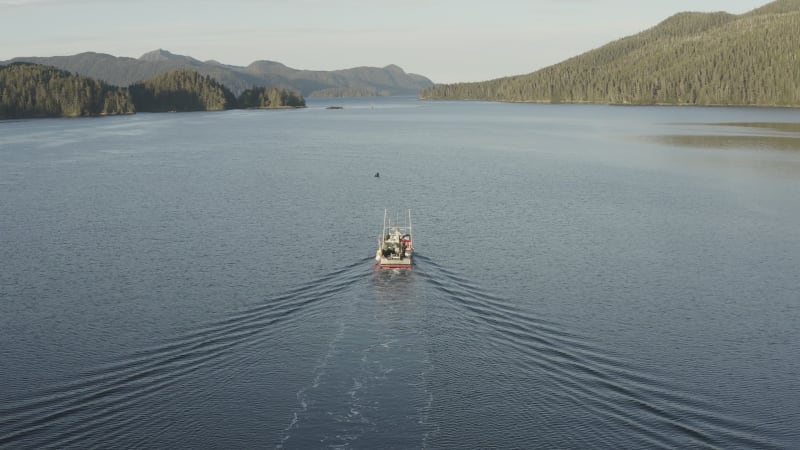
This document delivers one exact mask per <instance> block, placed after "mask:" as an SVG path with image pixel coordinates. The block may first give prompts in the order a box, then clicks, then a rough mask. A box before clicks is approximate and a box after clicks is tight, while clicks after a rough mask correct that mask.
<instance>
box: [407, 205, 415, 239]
mask: <svg viewBox="0 0 800 450" xmlns="http://www.w3.org/2000/svg"><path fill="white" fill-rule="evenodd" d="M408 237H410V238H411V245H414V234H413V233H412V232H411V208H409V209H408Z"/></svg>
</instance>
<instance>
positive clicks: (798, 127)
mask: <svg viewBox="0 0 800 450" xmlns="http://www.w3.org/2000/svg"><path fill="white" fill-rule="evenodd" d="M706 125H719V126H724V127H743V128H764V129H767V130H774V131H784V132H787V133H800V123H791V122H723V123H709V124H706Z"/></svg>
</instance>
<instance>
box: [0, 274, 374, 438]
mask: <svg viewBox="0 0 800 450" xmlns="http://www.w3.org/2000/svg"><path fill="white" fill-rule="evenodd" d="M367 261H368V259H363V260H358V261H355V262H353V263H351V264H349V265H347V266H345V267H342V268H340V269H338V270H336V271H332V272H330V273H328V274H326V275H324V276H322V277H319V278H317V279H315V280H312V281H309V282H307V283H305V284H303V285H301V286H300V287H298V288H296V289H293V290H291V291H288V292H286V293H284V294H281V295H278V296H275V297H271V298H268V299H266V300H265V301H263V302H261V303H260V304H258V305H256V306H254V307H252V308H249V309H246V310H243V311H238V312H236V313H233V314H231V315H229V316H227V317H225V318H223V319H221V320H218V321H215V322H211V323H209V324H206V325H204V326H202V327H200V328H198V329H196V330H194V331H192V332H189V333H187V334H185V335H182V336H179V337H177V338H175V339H172V340H169V341H166V342H165V343H164V344H162V345H159V346H156V347H153V348H148V349H144V350H141V351H138V352H134V353H132V354H130V355H128V356H127V357H124V358H122V359H121V360H119V361H116V362H113V363H110V364H107V365H102V366H99V367H96V368H94V369H92V370H89V371H86V372H84V373H82V374H81V375H80V376H79V378H77V379H74V380H70V381H68V382H65V383H61V384H58V385H55V386H53V387H50V388H46V389H43V390H41V391H40V392H38V393H36V394H34V395H33V396H31V397H29V398H24V399H18V400H15V401H11V402H9V403H6V404H5V405H2V406H1V407H0V430H2V434H0V446H11V445H13V446H15V447H41V446H52V447H65V446H69V445H75V444H79V443H81V442H88V441H91V439H90V438H93V439H95V442H97V441H98V440H99V441H101V442H114V439H115V438H118V437H119V436H121V435H123V433H124V431H125V430H127V429H129V428H131V427H135V426H137V422H139V421H141V420H146V419H147V418H144V417H130V416H129V414H128V413H129V411H130V408H131V406H133V405H137V404H142V403H145V402H149V403H153V402H154V401H155V399H157V398H158V395H157V394H161V393H163V392H164V390H165V388H167V387H169V386H172V385H174V384H176V383H178V382H180V381H182V380H184V379H185V378H186V377H188V376H190V375H192V374H194V373H196V372H197V371H198V370H200V369H202V368H207V367H213V366H219V365H226V363H228V362H229V361H230V360H231V358H235V357H236V353H235V352H234V351H233V350H235V349H237V348H240V347H242V346H246V345H251V344H254V343H258V342H262V341H264V340H266V339H269V338H270V337H271V336H274V335H276V334H279V333H280V332H281V330H283V329H285V328H286V326H288V325H291V324H292V323H293V322H294V321H297V320H302V319H303V317H305V316H306V315H308V314H313V313H314V311H315V310H316V309H318V308H319V307H320V306H321V304H322V303H323V302H324V300H326V299H329V298H331V297H333V296H335V295H337V294H339V293H341V292H343V291H346V290H347V289H349V288H350V287H351V286H353V285H354V284H355V282H356V281H357V280H358V279H360V278H364V277H367V276H369V273H368V272H365V271H363V270H359V269H360V268H363V266H364V264H365V263H366V262H367Z"/></svg>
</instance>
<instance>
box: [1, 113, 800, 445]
mask: <svg viewBox="0 0 800 450" xmlns="http://www.w3.org/2000/svg"><path fill="white" fill-rule="evenodd" d="M340 104H342V105H343V106H344V109H342V110H326V109H324V107H325V106H327V103H324V102H319V101H318V102H316V103H314V102H312V103H311V105H310V106H311V107H310V108H308V109H305V110H298V111H231V112H222V113H182V114H139V115H136V116H131V117H113V118H98V119H61V120H33V121H11V122H0V447H7V448H265V447H282V448H488V447H495V448H496V447H500V448H676V447H680V448H687V447H689V448H691V447H701V448H702V447H718V448H797V447H798V446H800V431H798V430H800V426H798V424H800V383H798V380H799V379H800V358H798V357H797V355H799V354H800V326H798V324H800V301H799V300H800V277H799V276H798V273H800V233H798V227H799V226H800V208H798V206H800V203H799V202H798V199H800V181H798V180H800V152H798V151H793V150H787V149H785V148H781V149H779V148H774V147H771V146H770V145H769V142H768V141H765V144H764V145H763V146H762V145H759V144H758V139H756V138H758V137H759V136H772V137H775V136H780V137H789V138H794V137H796V136H795V135H793V134H792V133H786V132H778V131H770V130H769V129H754V128H747V127H730V126H720V125H713V124H714V123H728V122H797V121H798V115H797V112H796V111H792V110H773V109H736V108H638V107H628V108H622V107H606V106H566V105H564V106H561V105H559V106H550V105H509V104H487V103H446V102H444V103H428V102H417V101H415V100H413V99H369V100H344V101H340ZM672 135H681V136H683V135H696V136H724V137H726V138H732V139H734V141H735V138H736V137H740V136H746V137H747V139H746V140H743V141H742V142H743V144H742V145H739V146H737V145H725V146H724V148H721V147H716V146H715V145H714V144H713V142H716V141H715V140H713V139H711V140H709V141H708V142H710V143H711V144H709V145H706V146H705V147H696V146H695V147H692V146H681V145H678V144H676V143H674V142H673V143H670V142H672V141H669V140H666V141H665V140H663V139H660V137H663V136H672ZM728 144H730V143H728ZM378 171H379V172H380V173H381V177H380V178H374V177H373V174H374V173H375V172H378ZM385 207H389V208H412V210H413V219H414V226H415V229H414V231H415V233H414V241H415V247H416V250H417V253H416V261H415V263H416V264H415V267H414V268H413V269H412V270H410V271H400V270H384V271H376V270H375V269H374V268H373V259H372V256H373V255H374V251H375V246H376V237H377V234H378V233H379V231H380V227H381V225H382V220H383V209H384V208H385Z"/></svg>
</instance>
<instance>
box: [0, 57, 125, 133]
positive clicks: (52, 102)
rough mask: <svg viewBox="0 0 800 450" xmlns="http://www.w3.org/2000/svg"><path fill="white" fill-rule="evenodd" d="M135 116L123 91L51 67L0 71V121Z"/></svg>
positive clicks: (26, 66) (3, 68) (12, 67)
mask: <svg viewBox="0 0 800 450" xmlns="http://www.w3.org/2000/svg"><path fill="white" fill-rule="evenodd" d="M134 112H136V108H135V107H134V104H133V102H132V101H131V97H130V95H129V93H128V90H127V89H121V88H118V87H115V86H109V85H107V84H105V83H103V82H101V81H97V80H93V79H90V78H85V77H81V76H77V75H72V74H71V73H69V72H66V71H63V70H59V69H56V68H53V67H45V66H39V65H35V64H24V63H18V64H11V65H8V66H1V67H0V119H13V118H22V117H78V116H96V115H110V114H131V113H134Z"/></svg>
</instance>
